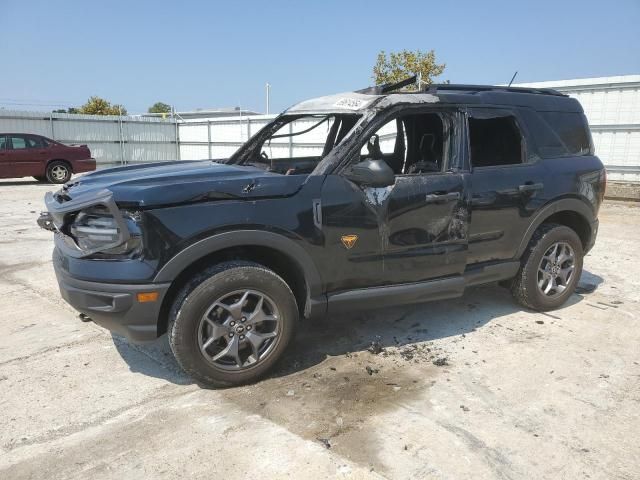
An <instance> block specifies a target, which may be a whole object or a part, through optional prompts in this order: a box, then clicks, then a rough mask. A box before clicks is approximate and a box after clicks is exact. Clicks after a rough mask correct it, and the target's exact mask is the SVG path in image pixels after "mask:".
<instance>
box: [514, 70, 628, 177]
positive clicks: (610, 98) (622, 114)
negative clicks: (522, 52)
mask: <svg viewBox="0 0 640 480" xmlns="http://www.w3.org/2000/svg"><path fill="white" fill-rule="evenodd" d="M517 86H526V87H542V88H553V89H555V90H558V91H560V92H562V93H565V94H567V95H569V96H571V97H574V98H576V99H577V100H578V101H579V102H580V104H581V105H582V108H584V112H585V115H586V116H587V118H588V120H589V126H590V127H591V134H592V136H593V143H594V145H595V147H596V155H598V156H599V157H600V159H601V160H602V161H603V163H604V164H605V166H606V167H607V173H608V177H609V179H611V180H624V181H633V182H640V75H623V76H618V77H601V78H581V79H574V80H559V81H550V82H537V83H522V84H518V85H517Z"/></svg>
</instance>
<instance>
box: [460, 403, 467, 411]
mask: <svg viewBox="0 0 640 480" xmlns="http://www.w3.org/2000/svg"><path fill="white" fill-rule="evenodd" d="M460 408H461V409H462V411H463V412H468V411H469V407H467V406H466V405H460Z"/></svg>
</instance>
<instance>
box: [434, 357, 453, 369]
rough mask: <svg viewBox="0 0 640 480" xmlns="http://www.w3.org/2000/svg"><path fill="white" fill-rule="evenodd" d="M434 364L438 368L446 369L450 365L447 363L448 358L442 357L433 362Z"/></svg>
mask: <svg viewBox="0 0 640 480" xmlns="http://www.w3.org/2000/svg"><path fill="white" fill-rule="evenodd" d="M433 364H434V365H435V366H436V367H444V366H445V365H449V362H448V361H447V357H440V358H436V359H435V360H434V361H433Z"/></svg>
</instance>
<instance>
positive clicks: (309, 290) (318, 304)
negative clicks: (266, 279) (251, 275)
mask: <svg viewBox="0 0 640 480" xmlns="http://www.w3.org/2000/svg"><path fill="white" fill-rule="evenodd" d="M239 259H241V260H248V261H253V262H255V263H258V264H260V265H263V266H265V267H267V268H269V269H271V270H273V271H274V272H275V273H276V274H278V275H279V276H280V277H282V278H283V280H284V281H285V282H286V283H287V284H288V285H289V287H290V288H291V291H292V292H293V294H294V296H295V298H296V302H297V303H298V309H299V311H300V314H301V316H304V317H313V316H315V315H316V314H321V313H322V312H323V311H324V310H326V301H325V300H324V296H323V295H322V284H321V280H320V274H319V273H318V270H317V268H316V266H315V264H314V263H313V261H312V260H311V258H310V256H309V255H308V254H307V253H306V251H305V250H304V249H303V248H302V247H301V246H299V245H298V244H297V243H295V242H294V241H293V240H291V239H289V238H288V237H285V236H284V235H281V234H276V233H273V232H266V231H261V230H244V231H233V232H225V233H220V234H217V235H214V236H212V237H208V238H205V239H203V240H200V241H198V242H195V243H193V244H192V245H190V246H188V247H187V248H185V249H184V250H182V251H181V252H179V253H178V254H177V255H175V256H174V257H173V258H172V259H171V260H169V261H168V262H167V263H166V264H165V265H164V266H163V267H162V268H161V269H160V271H159V272H158V274H157V275H156V277H155V278H154V282H157V283H163V282H171V287H170V289H169V291H168V292H167V295H165V298H164V299H163V303H162V307H161V310H160V318H159V321H158V335H161V334H163V333H165V332H166V328H167V322H168V314H169V310H170V309H171V305H172V304H173V301H174V299H175V297H176V295H177V294H178V293H179V292H180V291H181V289H182V287H183V286H184V285H185V284H186V282H187V281H188V280H189V278H191V277H192V276H193V275H194V274H196V273H197V272H199V271H202V270H204V269H206V268H207V267H209V266H211V265H214V264H216V263H220V262H223V261H227V260H239Z"/></svg>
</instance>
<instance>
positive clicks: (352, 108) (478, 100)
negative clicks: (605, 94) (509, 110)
mask: <svg viewBox="0 0 640 480" xmlns="http://www.w3.org/2000/svg"><path fill="white" fill-rule="evenodd" d="M416 103H424V104H434V103H444V104H456V105H470V106H472V105H478V104H479V105H516V106H523V107H530V108H533V109H535V110H540V111H567V112H582V107H581V106H580V103H579V102H578V101H577V100H575V99H573V98H570V97H568V96H566V95H564V94H562V93H560V92H557V91H555V90H551V89H541V88H519V87H504V86H494V85H455V84H445V85H431V86H429V87H428V88H427V89H426V90H421V91H415V92H406V91H399V92H389V93H381V92H380V89H379V88H376V87H372V88H369V89H365V90H360V91H356V92H344V93H338V94H334V95H327V96H323V97H317V98H312V99H309V100H305V101H303V102H300V103H298V104H296V105H294V106H292V107H291V108H289V109H288V110H287V113H330V112H331V113H335V112H338V113H357V112H362V111H365V110H368V109H370V108H371V107H373V106H376V108H378V109H384V108H387V107H391V106H393V105H399V104H416Z"/></svg>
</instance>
